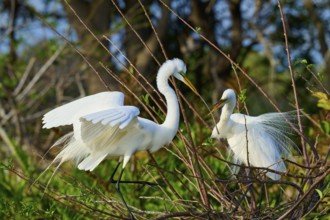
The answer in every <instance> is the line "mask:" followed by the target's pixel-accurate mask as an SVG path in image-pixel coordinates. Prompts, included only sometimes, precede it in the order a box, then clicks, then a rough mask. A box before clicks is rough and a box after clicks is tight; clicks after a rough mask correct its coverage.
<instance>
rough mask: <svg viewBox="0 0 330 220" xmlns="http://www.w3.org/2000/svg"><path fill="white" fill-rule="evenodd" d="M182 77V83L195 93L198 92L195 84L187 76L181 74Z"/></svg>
mask: <svg viewBox="0 0 330 220" xmlns="http://www.w3.org/2000/svg"><path fill="white" fill-rule="evenodd" d="M182 77H183V82H184V84H186V85H187V86H188V87H189V88H190V89H191V90H192V91H193V92H194V93H196V94H198V92H197V89H196V88H195V86H194V85H193V84H192V83H191V82H190V80H189V79H188V78H187V77H185V76H183V75H182Z"/></svg>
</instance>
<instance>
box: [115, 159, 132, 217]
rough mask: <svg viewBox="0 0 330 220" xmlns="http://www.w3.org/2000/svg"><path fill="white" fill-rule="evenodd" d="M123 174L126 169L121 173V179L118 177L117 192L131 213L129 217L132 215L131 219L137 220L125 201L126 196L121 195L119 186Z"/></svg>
mask: <svg viewBox="0 0 330 220" xmlns="http://www.w3.org/2000/svg"><path fill="white" fill-rule="evenodd" d="M118 164H120V163H118ZM118 166H119V165H117V167H116V169H118ZM123 172H124V168H123V169H122V170H121V171H120V174H119V177H118V180H117V183H116V190H117V193H118V194H119V196H120V198H121V200H122V201H123V203H124V205H125V207H126V209H127V211H128V213H129V215H130V218H131V219H135V218H134V215H133V214H132V212H131V210H130V209H129V207H128V205H127V203H126V201H125V199H124V196H123V195H122V194H121V192H120V185H119V184H120V183H121V181H120V179H121V176H122V175H123Z"/></svg>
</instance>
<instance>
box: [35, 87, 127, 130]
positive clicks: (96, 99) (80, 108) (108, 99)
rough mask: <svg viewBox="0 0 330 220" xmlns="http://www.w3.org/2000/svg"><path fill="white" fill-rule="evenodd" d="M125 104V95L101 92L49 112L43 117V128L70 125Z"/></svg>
mask: <svg viewBox="0 0 330 220" xmlns="http://www.w3.org/2000/svg"><path fill="white" fill-rule="evenodd" d="M123 104H124V94H123V93H121V92H101V93H98V94H95V95H90V96H86V97H83V98H80V99H77V100H75V101H72V102H70V103H68V104H65V105H62V106H60V107H58V108H55V109H54V110H52V111H50V112H48V113H47V114H45V115H44V117H43V119H42V120H43V124H44V126H43V128H53V127H58V126H62V125H70V124H73V122H74V121H75V120H77V119H79V118H80V117H81V116H83V115H87V114H90V113H92V112H95V110H97V111H101V110H104V109H108V108H111V107H118V106H122V105H123Z"/></svg>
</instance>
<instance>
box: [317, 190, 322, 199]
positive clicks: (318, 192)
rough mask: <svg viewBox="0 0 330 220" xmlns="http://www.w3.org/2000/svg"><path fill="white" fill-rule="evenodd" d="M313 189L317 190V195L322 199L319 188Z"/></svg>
mask: <svg viewBox="0 0 330 220" xmlns="http://www.w3.org/2000/svg"><path fill="white" fill-rule="evenodd" d="M315 191H316V192H317V194H319V197H320V198H321V199H322V198H323V193H322V191H321V190H319V189H315Z"/></svg>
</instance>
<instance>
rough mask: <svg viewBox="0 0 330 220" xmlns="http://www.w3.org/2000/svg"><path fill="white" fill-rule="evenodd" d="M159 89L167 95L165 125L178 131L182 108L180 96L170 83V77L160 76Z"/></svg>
mask: <svg viewBox="0 0 330 220" xmlns="http://www.w3.org/2000/svg"><path fill="white" fill-rule="evenodd" d="M157 84H158V89H159V91H160V92H161V93H162V94H163V95H164V96H165V99H166V104H167V114H166V118H165V121H164V123H163V124H162V125H163V126H165V127H167V128H170V129H173V131H174V132H175V133H176V131H177V129H178V127H179V120H180V108H179V103H178V98H177V96H176V93H175V91H174V90H173V89H172V88H171V87H170V85H169V84H168V78H167V77H166V76H165V77H164V78H158V80H157Z"/></svg>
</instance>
